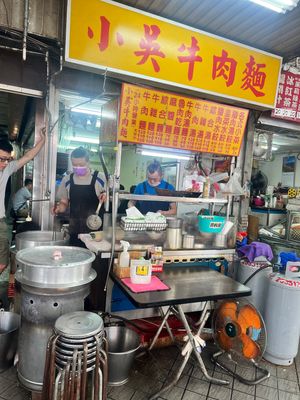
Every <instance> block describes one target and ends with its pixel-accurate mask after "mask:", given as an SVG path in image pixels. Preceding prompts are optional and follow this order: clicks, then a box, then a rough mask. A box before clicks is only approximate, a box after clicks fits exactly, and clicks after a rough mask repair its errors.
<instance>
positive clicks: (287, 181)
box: [281, 156, 296, 187]
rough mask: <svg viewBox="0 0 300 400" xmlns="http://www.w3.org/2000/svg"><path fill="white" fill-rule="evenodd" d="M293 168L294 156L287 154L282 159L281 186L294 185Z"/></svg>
mask: <svg viewBox="0 0 300 400" xmlns="http://www.w3.org/2000/svg"><path fill="white" fill-rule="evenodd" d="M295 168H296V157H295V156H287V157H283V159H282V177H281V182H282V184H283V186H288V187H291V186H294V184H295Z"/></svg>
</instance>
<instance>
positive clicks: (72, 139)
mask: <svg viewBox="0 0 300 400" xmlns="http://www.w3.org/2000/svg"><path fill="white" fill-rule="evenodd" d="M65 139H67V140H70V142H83V143H92V144H99V139H94V138H87V137H83V136H66V137H65Z"/></svg>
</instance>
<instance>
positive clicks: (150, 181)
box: [128, 161, 176, 216]
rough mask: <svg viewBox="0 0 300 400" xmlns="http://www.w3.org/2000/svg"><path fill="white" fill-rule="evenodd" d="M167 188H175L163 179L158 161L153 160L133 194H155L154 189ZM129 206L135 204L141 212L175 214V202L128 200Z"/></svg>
mask: <svg viewBox="0 0 300 400" xmlns="http://www.w3.org/2000/svg"><path fill="white" fill-rule="evenodd" d="M155 188H158V189H167V190H175V188H174V186H173V185H171V184H170V183H168V182H166V181H164V180H163V174H162V168H161V165H160V164H159V162H158V161H153V162H152V163H151V164H150V165H148V167H147V180H146V181H144V182H141V183H139V184H138V185H137V186H136V188H135V191H134V194H145V195H147V194H149V195H152V196H153V195H156V194H157V193H156V190H155ZM128 206H129V207H132V206H136V207H137V208H138V209H139V210H140V212H141V213H142V214H147V212H149V211H151V212H160V213H161V214H162V215H165V216H168V215H174V214H176V204H175V203H168V202H163V201H137V202H135V201H130V202H129V203H128Z"/></svg>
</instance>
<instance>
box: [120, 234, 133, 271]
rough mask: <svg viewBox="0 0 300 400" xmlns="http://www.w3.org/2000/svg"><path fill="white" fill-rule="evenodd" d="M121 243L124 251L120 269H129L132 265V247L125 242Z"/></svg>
mask: <svg viewBox="0 0 300 400" xmlns="http://www.w3.org/2000/svg"><path fill="white" fill-rule="evenodd" d="M120 243H121V246H122V248H123V251H122V253H121V254H120V258H119V267H120V268H128V267H129V263H130V255H129V253H128V249H129V247H130V244H129V243H128V242H125V241H124V240H120Z"/></svg>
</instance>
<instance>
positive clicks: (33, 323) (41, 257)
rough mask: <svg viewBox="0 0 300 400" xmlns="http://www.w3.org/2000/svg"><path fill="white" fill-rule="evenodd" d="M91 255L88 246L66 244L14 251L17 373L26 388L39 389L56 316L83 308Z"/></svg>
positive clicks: (88, 282)
mask: <svg viewBox="0 0 300 400" xmlns="http://www.w3.org/2000/svg"><path fill="white" fill-rule="evenodd" d="M94 259H95V255H94V254H93V253H91V252H90V251H89V250H87V249H82V248H80V247H68V246H40V247H36V248H27V249H23V250H20V251H18V253H17V255H16V260H17V264H18V269H17V272H16V280H17V281H18V282H19V283H20V284H21V328H20V333H19V345H18V353H19V364H18V377H19V380H20V382H21V383H22V384H23V385H24V386H25V387H26V388H28V389H29V390H32V391H41V390H42V385H43V375H44V365H45V356H46V348H47V342H48V340H49V338H50V336H51V334H52V332H53V327H54V324H55V321H56V319H57V318H58V317H60V316H61V315H62V314H66V313H69V312H73V311H82V310H83V309H84V298H85V297H86V296H87V295H88V294H89V292H90V283H91V281H92V280H93V279H94V278H95V277H96V272H95V271H94V270H93V269H92V268H91V265H92V262H93V261H94Z"/></svg>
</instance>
